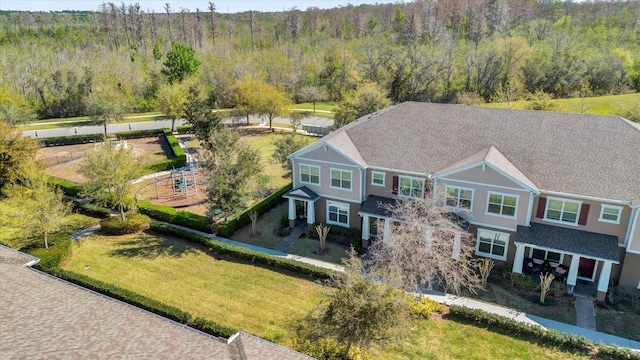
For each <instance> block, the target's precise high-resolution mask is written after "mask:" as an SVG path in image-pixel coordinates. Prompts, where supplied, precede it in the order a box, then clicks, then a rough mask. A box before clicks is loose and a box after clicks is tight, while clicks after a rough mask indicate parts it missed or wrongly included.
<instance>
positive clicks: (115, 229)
mask: <svg viewBox="0 0 640 360" xmlns="http://www.w3.org/2000/svg"><path fill="white" fill-rule="evenodd" d="M150 223H151V219H149V217H148V216H146V215H143V214H129V215H127V218H126V220H124V221H123V220H122V219H120V217H119V216H112V217H108V218H106V219H102V220H101V221H100V227H101V231H102V232H103V233H105V234H107V235H126V234H135V233H137V232H140V231H143V230H147V229H148V228H149V225H150Z"/></svg>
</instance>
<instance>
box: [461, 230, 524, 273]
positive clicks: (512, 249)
mask: <svg viewBox="0 0 640 360" xmlns="http://www.w3.org/2000/svg"><path fill="white" fill-rule="evenodd" d="M478 228H482V229H487V230H495V231H499V232H503V233H506V234H509V245H508V246H507V260H506V261H500V260H495V259H493V260H494V261H495V262H496V264H498V265H507V266H508V267H509V269H511V267H512V266H513V258H514V257H515V254H516V245H515V244H514V243H513V240H514V239H515V238H516V233H515V232H513V231H505V230H501V229H495V228H491V227H489V226H477V225H471V226H470V227H469V233H471V235H473V239H474V246H475V244H476V243H477V238H478ZM478 256H480V255H478Z"/></svg>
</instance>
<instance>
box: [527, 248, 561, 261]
mask: <svg viewBox="0 0 640 360" xmlns="http://www.w3.org/2000/svg"><path fill="white" fill-rule="evenodd" d="M531 258H532V259H536V260H539V261H538V263H542V262H543V261H545V260H549V261H550V262H553V263H556V264H560V263H561V262H562V254H560V253H557V252H554V251H547V250H542V249H532V251H531Z"/></svg>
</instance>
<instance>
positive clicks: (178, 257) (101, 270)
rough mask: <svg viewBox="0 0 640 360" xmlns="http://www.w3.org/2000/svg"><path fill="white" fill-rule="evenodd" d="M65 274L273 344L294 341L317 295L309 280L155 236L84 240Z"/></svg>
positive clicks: (318, 293)
mask: <svg viewBox="0 0 640 360" xmlns="http://www.w3.org/2000/svg"><path fill="white" fill-rule="evenodd" d="M65 269H66V270H71V271H74V272H77V273H81V274H85V275H88V276H90V277H93V278H95V279H98V280H102V281H105V282H108V283H112V284H114V285H117V286H120V287H123V288H125V289H129V290H132V291H135V292H138V293H140V294H142V295H145V296H149V297H151V298H154V299H157V300H160V301H162V302H165V303H167V304H169V305H173V306H176V307H178V308H180V309H182V310H184V311H187V312H190V313H192V314H193V315H194V316H202V317H205V318H207V319H211V320H214V321H216V322H219V323H221V324H224V325H227V326H230V327H233V328H236V329H242V330H244V331H247V332H250V333H252V334H256V335H259V336H262V337H266V338H268V339H271V340H276V341H277V340H280V339H283V338H287V337H290V336H291V334H289V333H288V330H287V329H288V328H289V327H291V326H294V325H295V323H296V322H297V321H299V320H300V319H301V318H302V317H304V316H305V315H306V314H307V313H308V311H310V310H311V308H312V307H313V306H314V305H315V304H316V303H317V301H318V300H319V298H320V295H321V293H322V288H321V286H320V285H318V284H316V283H314V282H312V281H308V280H305V279H301V278H298V277H295V276H289V275H285V274H282V273H279V272H275V271H271V270H267V269H264V268H261V267H257V266H253V265H251V264H250V263H245V262H242V261H237V260H234V259H225V258H219V257H217V256H213V255H212V254H210V253H208V252H207V250H206V248H203V247H200V246H197V245H194V244H189V243H186V242H184V241H180V240H177V239H174V238H170V237H165V236H159V235H154V234H138V235H128V236H121V237H105V236H98V235H96V236H91V237H88V238H86V239H84V240H82V242H81V243H80V244H76V245H74V247H73V258H72V259H71V260H70V261H69V263H68V264H67V265H66V266H65Z"/></svg>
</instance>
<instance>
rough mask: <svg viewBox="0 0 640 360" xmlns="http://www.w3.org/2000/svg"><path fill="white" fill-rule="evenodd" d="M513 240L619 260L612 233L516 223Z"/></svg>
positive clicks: (616, 243) (615, 239) (615, 238)
mask: <svg viewBox="0 0 640 360" xmlns="http://www.w3.org/2000/svg"><path fill="white" fill-rule="evenodd" d="M515 242H516V243H524V244H531V245H536V246H540V247H543V248H547V249H559V250H562V251H566V252H569V253H573V254H580V255H585V256H587V257H590V258H591V257H593V258H597V259H602V260H608V261H614V262H616V263H618V261H619V259H618V237H617V236H612V235H605V234H598V233H594V232H588V231H582V230H576V229H569V228H563V227H560V226H552V225H546V224H538V223H531V226H521V225H518V231H516V238H515Z"/></svg>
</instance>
